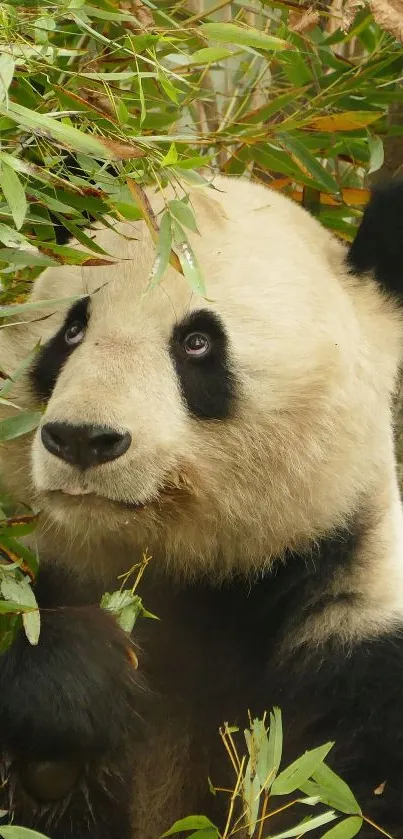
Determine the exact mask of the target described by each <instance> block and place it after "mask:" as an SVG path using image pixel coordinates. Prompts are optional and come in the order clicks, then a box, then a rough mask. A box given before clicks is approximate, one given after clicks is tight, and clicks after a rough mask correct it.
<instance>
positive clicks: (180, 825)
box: [161, 816, 219, 839]
mask: <svg viewBox="0 0 403 839" xmlns="http://www.w3.org/2000/svg"><path fill="white" fill-rule="evenodd" d="M206 829H209V830H212V831H214V830H215V834H214V833H213V836H217V837H218V836H219V833H218V830H217V828H216V827H215V825H214V824H213V822H211V821H210V819H207V818H206V816H187V817H186V818H185V819H180V821H177V822H175V824H173V825H172V827H171V828H170V829H169V830H167V832H166V833H163V834H162V836H161V839H165V837H166V836H174V835H175V834H176V833H183V831H185V830H197V831H200V830H206ZM203 839H204V837H203Z"/></svg>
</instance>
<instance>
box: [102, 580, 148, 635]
mask: <svg viewBox="0 0 403 839" xmlns="http://www.w3.org/2000/svg"><path fill="white" fill-rule="evenodd" d="M101 608H102V609H106V610H107V611H108V612H111V613H112V615H114V616H115V618H116V620H117V622H118V624H119V626H121V628H122V629H123V630H124V631H125V632H127V633H129V634H130V633H131V632H132V630H133V627H134V624H135V623H136V621H137V618H139V617H143V618H144V617H149V618H155V615H152V614H151V612H146V610H145V609H144V606H143V602H142V600H141V597H139V596H138V594H135V593H134V592H133V591H131V590H130V589H122V590H119V591H114V592H112V594H109V593H108V592H106V593H105V594H104V595H103V597H102V599H101Z"/></svg>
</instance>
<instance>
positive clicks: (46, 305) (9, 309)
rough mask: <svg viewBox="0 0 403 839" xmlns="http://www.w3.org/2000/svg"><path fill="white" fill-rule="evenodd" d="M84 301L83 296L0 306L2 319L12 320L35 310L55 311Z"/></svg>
mask: <svg viewBox="0 0 403 839" xmlns="http://www.w3.org/2000/svg"><path fill="white" fill-rule="evenodd" d="M82 299H83V297H82V295H76V296H75V297H53V298H49V299H47V300H29V301H28V302H27V303H10V305H9V306H0V318H12V317H14V315H20V314H21V313H22V312H29V311H33V310H34V309H55V308H57V307H58V306H67V305H69V304H70V303H76V302H77V301H78V300H82Z"/></svg>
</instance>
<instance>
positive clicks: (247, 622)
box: [139, 530, 403, 839]
mask: <svg viewBox="0 0 403 839" xmlns="http://www.w3.org/2000/svg"><path fill="white" fill-rule="evenodd" d="M359 539H360V534H359V532H357V531H356V530H355V531H354V532H349V531H346V532H344V533H338V534H335V535H334V537H330V538H328V539H324V540H322V541H321V542H320V543H319V544H318V545H317V546H316V547H315V549H314V551H313V552H312V554H311V555H310V556H309V555H303V556H302V555H301V556H298V555H291V554H290V555H289V556H287V557H286V560H285V562H284V563H282V562H279V563H278V564H277V565H276V564H275V566H274V568H273V571H272V572H268V573H266V574H265V575H264V576H263V577H261V578H259V579H256V581H255V582H254V583H250V584H249V585H248V584H247V583H246V581H245V580H244V579H241V578H238V579H234V580H232V581H228V582H225V583H223V584H222V586H217V585H215V584H214V582H210V581H209V580H206V581H204V582H203V583H201V582H200V581H199V582H194V583H188V584H183V587H182V589H179V590H176V591H175V590H170V591H168V590H167V588H168V587H167V586H165V585H164V584H163V582H162V580H161V579H159V578H158V573H157V574H156V579H155V582H154V584H153V585H151V584H150V581H149V582H148V585H149V586H150V588H149V589H147V588H146V591H145V592H144V599H145V602H146V603H147V605H148V607H149V608H150V609H151V610H152V611H153V612H155V613H156V614H158V615H159V617H160V618H161V622H160V623H158V624H157V623H156V624H152V622H149V623H147V624H146V623H145V622H144V623H143V624H142V625H141V626H140V625H139V629H140V631H141V632H142V633H143V632H144V635H143V637H142V638H141V646H142V648H143V649H145V650H146V651H147V662H146V666H147V679H148V682H149V685H150V689H151V690H154V688H155V686H156V685H158V688H159V689H160V690H161V691H163V692H165V700H164V709H165V713H167V709H168V708H175V703H177V702H178V700H177V697H178V696H179V697H181V701H182V703H183V707H182V710H180V711H179V712H178V713H179V715H180V714H183V716H184V717H186V715H187V714H188V715H189V714H190V715H191V717H192V719H193V728H194V732H195V738H196V742H197V743H198V745H197V747H195V748H197V750H198V753H200V754H201V753H203V748H204V749H206V750H208V757H207V758H206V763H205V765H204V768H203V770H202V771H204V773H205V775H208V776H209V777H210V778H212V779H213V782H215V783H217V784H218V785H219V786H221V785H222V786H231V784H232V783H233V781H234V777H233V774H232V773H231V772H230V773H229V775H228V776H227V774H226V772H227V763H226V759H225V756H224V753H223V750H222V744H220V742H219V738H218V737H217V730H218V727H219V725H221V724H222V722H223V720H228V721H229V722H230V723H233V724H235V725H238V726H239V727H240V729H241V733H240V734H239V748H240V749H241V750H244V748H245V744H244V741H243V734H242V731H243V728H244V727H245V724H247V711H248V710H250V712H251V713H252V715H261V714H262V713H263V712H264V711H267V710H270V709H271V708H272V707H273V706H274V705H279V706H280V707H281V709H282V711H283V719H284V726H285V743H284V749H285V750H284V764H283V765H287V763H289V762H291V761H292V760H294V759H295V758H297V757H299V756H300V755H301V754H302V753H303V752H304V751H305V750H306V749H309V748H314V747H316V746H319V745H322V744H323V743H325V742H327V741H330V740H335V741H336V747H335V748H334V749H333V750H332V752H331V753H330V755H329V758H328V761H327V762H328V763H329V765H331V766H332V767H333V768H334V769H335V770H336V771H337V772H339V773H340V774H342V775H343V776H344V777H345V779H346V781H347V782H348V783H350V784H351V785H352V787H353V790H354V791H355V793H356V795H357V797H358V798H359V801H360V804H361V806H362V807H363V810H364V812H365V814H366V815H368V817H370V818H372V819H373V820H375V821H378V822H379V823H380V824H381V825H382V826H383V827H384V828H385V829H386V830H389V831H390V832H392V833H393V835H395V836H396V837H399V836H401V835H402V834H401V830H402V828H403V796H402V789H403V706H402V702H401V695H402V693H403V637H402V636H401V634H400V633H399V632H396V633H395V632H390V633H389V634H387V633H386V634H385V635H384V636H383V637H382V638H380V639H375V640H371V639H370V638H369V639H365V640H362V641H360V642H357V643H354V644H353V643H352V644H348V645H347V644H346V645H343V643H342V642H341V640H340V638H339V637H333V638H331V639H330V640H327V641H325V642H324V643H323V644H322V645H318V646H316V645H315V646H310V645H309V644H305V645H303V646H301V647H300V648H298V649H294V651H291V652H288V653H287V652H286V650H285V649H284V647H283V643H284V641H285V640H286V638H287V635H288V634H289V633H290V632H292V633H293V637H297V638H298V629H299V627H301V628H302V627H303V624H304V622H305V619H306V618H307V617H312V616H315V617H316V616H317V617H319V616H320V615H321V613H323V614H324V613H325V612H326V609H327V608H328V607H329V605H331V604H332V603H333V602H334V603H337V602H339V603H342V602H343V601H344V600H346V601H348V604H349V606H350V607H351V608H352V609H353V610H354V609H355V610H356V613H357V617H359V615H360V610H361V605H362V604H361V600H360V595H359V594H357V595H354V594H353V593H350V592H348V591H347V592H346V593H345V594H341V595H340V596H338V597H336V598H332V597H331V596H330V594H329V583H331V581H332V577H333V575H334V574H335V573H339V572H343V570H345V571H346V572H348V569H349V566H350V564H351V563H352V562H354V557H355V552H356V548H357V544H358V541H359ZM151 570H152V569H151ZM145 586H146V587H147V579H146V580H145ZM172 649H174V650H175V656H172V655H171V657H170V650H172ZM173 713H175V712H174V711H173ZM198 738H200V739H198ZM384 780H387V784H386V787H385V791H384V794H383V795H382V796H376V795H374V790H375V789H376V788H377V787H378V786H379V785H380V784H381V783H382V782H383V781H384ZM197 781H199V782H200V779H199V778H195V781H194V782H195V784H196V782H197ZM227 803H228V802H223V805H224V807H225V806H227ZM275 803H276V802H275V801H273V802H272V805H273V806H272V809H273V808H274V805H275ZM189 807H190V808H191V809H192V812H205V813H206V814H207V815H209V816H210V818H212V819H213V820H216V823H217V822H218V825H220V824H221V825H222V824H223V823H224V820H225V815H224V813H223V811H222V810H221V811H220V801H219V797H218V798H216V799H214V800H212V799H211V798H209V797H208V796H206V798H205V799H204V801H203V802H202V801H201V800H200V801H196V802H195V801H191V802H189V803H188V807H187V811H189V812H190V809H189ZM293 813H294V810H293ZM184 815H186V812H185V811H183V812H181V813H178V817H180V816H184ZM304 816H306V809H305V810H304V809H302V812H301V814H300V818H301V819H302V818H303V817H304ZM296 821H297V818H296V815H295V814H294V815H293V817H292V818H291V819H290V814H289V813H287V814H286V815H285V816H284V819H283V817H281V821H279V823H277V821H275V822H274V823H273V825H271V823H270V826H272V829H273V831H274V832H277V831H280V830H283V829H286V828H289V827H290V826H291V825H295V822H296ZM399 831H400V832H399ZM313 835H314V836H315V839H316V835H317V834H316V833H315V834H313ZM319 835H321V834H319ZM360 835H361V834H360ZM362 836H363V839H369V837H370V836H371V837H372V833H371V831H370V830H369V828H368V829H367V830H366V829H365V827H364V829H363V831H362Z"/></svg>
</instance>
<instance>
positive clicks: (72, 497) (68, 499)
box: [44, 489, 156, 510]
mask: <svg viewBox="0 0 403 839" xmlns="http://www.w3.org/2000/svg"><path fill="white" fill-rule="evenodd" d="M44 495H45V496H46V497H47V498H49V499H50V500H53V499H54V500H56V499H62V500H63V503H64V504H68V505H69V506H72V507H77V506H80V507H83V506H87V505H88V506H96V505H97V504H99V505H105V504H108V505H112V506H113V507H119V508H120V509H122V510H143V509H144V508H145V507H148V506H150V505H151V504H152V503H153V501H154V503H155V501H156V499H154V500H150V501H125V500H123V499H122V500H119V499H116V498H109V497H108V496H107V495H100V494H98V493H96V492H85V490H84V491H79V492H69V491H68V490H64V489H55V490H48V491H47V492H45V493H44Z"/></svg>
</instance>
